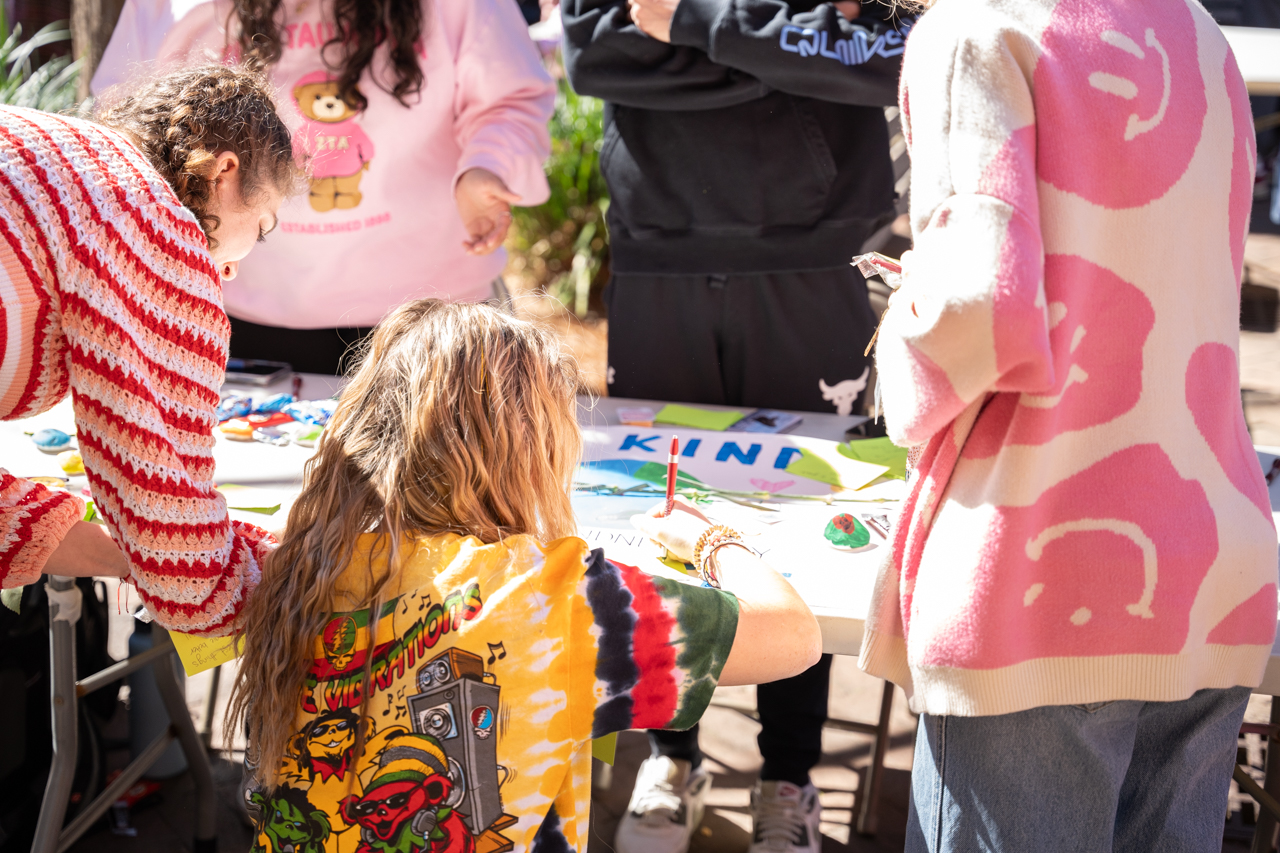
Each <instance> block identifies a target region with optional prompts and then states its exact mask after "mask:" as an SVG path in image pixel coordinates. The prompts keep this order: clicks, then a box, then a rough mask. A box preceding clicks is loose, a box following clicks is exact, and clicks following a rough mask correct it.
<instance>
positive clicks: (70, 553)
mask: <svg viewBox="0 0 1280 853" xmlns="http://www.w3.org/2000/svg"><path fill="white" fill-rule="evenodd" d="M44 573H45V574H46V575H60V576H62V577H68V578H89V577H113V578H125V577H128V576H129V561H128V560H126V559H125V557H124V554H122V553H121V552H120V549H119V548H118V547H117V546H116V543H115V540H113V539H112V538H111V534H110V533H108V532H107V530H106V528H105V527H102V526H101V525H97V524H90V523H89V522H87V521H77V522H76V523H75V524H74V525H72V526H71V529H70V530H68V531H67V535H66V536H64V537H63V538H62V543H61V544H59V545H58V547H57V548H56V549H54V552H53V553H52V554H50V555H49V559H48V560H47V561H46V562H45V564H44Z"/></svg>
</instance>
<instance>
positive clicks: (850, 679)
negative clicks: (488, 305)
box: [71, 210, 1280, 853]
mask: <svg viewBox="0 0 1280 853" xmlns="http://www.w3.org/2000/svg"><path fill="white" fill-rule="evenodd" d="M1254 220H1255V223H1258V230H1260V231H1267V232H1271V233H1258V234H1255V235H1253V236H1252V237H1251V239H1250V242H1249V246H1248V250H1247V252H1246V260H1247V263H1248V265H1249V270H1250V276H1251V278H1252V280H1253V281H1255V282H1256V283H1259V284H1273V285H1274V286H1277V287H1280V229H1277V228H1272V227H1270V226H1269V224H1266V223H1265V222H1264V218H1263V215H1262V213H1261V211H1260V210H1259V211H1255V215H1254ZM544 306H545V303H544ZM542 313H543V315H544V316H545V318H546V319H547V321H548V322H550V323H552V324H553V325H556V326H557V327H562V328H563V334H564V337H565V338H566V341H567V343H568V344H569V345H570V346H571V347H573V348H574V349H575V350H576V351H577V352H578V355H579V359H580V360H581V361H582V362H583V366H584V368H586V369H587V370H588V371H589V372H590V373H591V374H592V375H593V376H594V377H596V381H597V382H599V379H600V378H602V377H603V374H604V345H603V337H604V326H603V324H602V323H598V324H595V325H590V326H587V325H583V324H577V323H576V321H571V320H570V319H568V318H566V317H564V316H563V315H556V314H555V312H554V311H553V310H545V311H542ZM1240 382H1241V387H1242V397H1243V400H1244V404H1245V409H1246V416H1247V419H1248V421H1249V424H1250V428H1251V431H1252V433H1253V438H1254V441H1255V442H1256V443H1259V444H1270V445H1276V446H1280V332H1277V333H1270V334H1263V333H1257V332H1245V333H1243V334H1242V341H1241V375H1240ZM599 384H600V385H603V383H599ZM130 621H131V620H129V619H128V618H127V617H120V618H119V619H117V620H116V621H115V623H114V624H113V634H112V640H111V646H112V653H113V654H114V655H115V656H116V657H123V656H124V650H125V642H126V638H127V632H128V631H129V630H130V629H131V624H130ZM229 676H230V673H227V674H226V675H224V677H223V681H222V685H223V686H222V690H221V691H220V702H219V707H220V709H221V707H223V706H225V701H226V694H227V692H228V689H229V685H228V682H229ZM209 682H210V678H209V675H208V674H204V675H201V676H197V677H196V678H193V679H190V680H189V682H188V685H187V696H188V704H189V705H190V707H191V709H192V711H193V715H194V716H195V718H196V720H197V724H198V725H200V724H202V722H203V713H204V700H205V696H207V693H208V685H209ZM717 697H718V698H719V699H723V700H724V701H727V702H731V703H734V704H739V705H742V704H750V703H751V702H752V701H754V688H728V689H722V690H720V691H718V692H717ZM879 699H880V682H879V681H877V680H875V679H872V678H870V677H868V676H866V675H863V674H862V673H861V672H859V671H858V669H857V666H856V664H855V662H854V661H853V660H852V659H851V658H836V660H835V664H834V666H833V667H832V676H831V699H830V711H831V714H832V716H833V717H841V718H845V719H854V720H863V721H873V720H874V718H875V715H876V712H877V709H878V706H879ZM1270 701H1271V700H1270V699H1269V698H1267V697H1258V696H1255V697H1254V698H1253V701H1252V702H1251V704H1250V708H1249V713H1248V715H1247V719H1249V720H1251V721H1257V722H1265V721H1266V720H1267V719H1268V714H1269V711H1270ZM220 714H221V710H219V712H218V714H217V715H215V720H214V722H215V732H217V731H219V730H220V723H221V720H220ZM126 716H127V715H126V714H125V713H124V712H123V706H122V711H121V713H120V714H118V715H117V718H116V719H115V720H113V721H112V725H111V727H110V730H109V731H108V733H107V735H108V738H110V737H112V736H115V737H124V733H125V732H127V727H126V726H127V723H126ZM758 728H759V727H758V725H757V724H756V723H754V722H752V721H751V720H749V719H748V718H746V717H744V716H743V715H741V714H739V713H738V712H736V711H732V710H727V709H723V708H718V707H713V708H712V709H711V710H709V711H708V713H707V715H706V717H705V718H704V724H703V727H702V740H701V746H702V749H703V751H704V752H705V754H706V755H707V761H708V766H709V767H710V769H711V771H712V774H713V777H714V785H713V787H712V790H711V793H710V795H709V799H708V806H709V807H708V810H707V816H706V819H705V820H704V822H703V825H702V827H701V828H700V829H699V831H698V833H697V834H696V836H695V838H694V840H693V844H692V847H691V850H692V851H693V853H742V851H745V850H746V847H747V844H748V843H749V839H750V835H749V831H750V820H749V818H748V809H747V805H748V796H749V793H750V790H751V786H752V784H753V783H754V781H755V776H756V773H757V772H758V770H759V767H760V754H759V751H758V750H757V749H756V743H755V735H756V732H757V731H758ZM914 733H915V718H914V717H913V716H912V715H911V714H910V712H909V711H908V710H907V708H906V702H905V700H904V699H903V696H902V693H901V691H898V692H897V696H896V701H895V703H894V709H893V716H892V721H891V726H890V749H889V752H888V754H887V757H886V760H885V766H886V772H885V775H884V788H883V792H882V799H881V805H880V820H879V824H880V826H879V833H878V834H877V836H876V837H875V838H862V837H860V836H858V835H856V834H853V833H851V831H850V826H851V824H852V822H853V814H854V808H855V802H856V799H857V796H858V791H859V788H860V785H861V781H862V778H863V776H862V774H863V771H864V770H865V767H866V765H867V761H868V756H869V747H870V740H869V738H866V737H861V736H858V735H852V734H845V733H842V732H836V731H828V732H827V733H825V735H824V738H823V751H824V757H823V761H822V763H821V764H820V765H819V767H818V768H816V769H815V771H814V773H813V779H814V782H815V783H816V784H817V785H818V787H819V788H820V790H821V791H822V797H821V802H822V805H823V824H822V832H823V850H824V851H836V850H853V851H865V853H872V851H886V853H888V851H901V850H902V849H903V838H904V832H905V827H906V816H907V802H908V797H909V786H910V772H909V771H910V768H911V761H912V756H913V748H912V744H913V741H914ZM214 744H215V746H222V739H221V737H220V736H217V735H215V738H214ZM1242 745H1244V746H1245V747H1246V748H1247V750H1248V753H1249V757H1250V763H1251V764H1252V765H1254V767H1255V768H1258V767H1260V766H1261V759H1262V754H1261V746H1260V743H1259V740H1258V737H1257V736H1256V735H1250V736H1249V737H1248V738H1246V739H1243V740H1242ZM233 746H234V745H233ZM240 746H242V745H240ZM647 752H648V748H647V744H646V741H645V738H644V735H643V734H642V733H639V732H628V733H625V734H623V735H622V737H621V738H620V739H619V744H618V756H617V762H616V764H615V766H614V768H613V770H612V777H613V779H612V785H611V786H610V787H609V788H608V789H606V790H597V791H596V792H595V796H594V797H593V818H592V833H591V845H590V848H589V849H590V853H612V849H613V847H612V840H613V833H614V829H615V827H616V825H617V820H618V818H619V816H620V815H621V814H622V812H623V810H624V809H625V807H626V803H627V798H628V796H629V794H630V789H631V785H632V782H633V780H634V778H635V773H636V769H637V767H638V766H639V764H640V762H641V761H642V760H643V759H644V757H645V756H646V755H647ZM111 759H112V761H113V763H114V766H119V765H121V764H123V763H124V761H126V760H127V753H126V752H125V751H123V750H117V751H116V752H114V753H112V755H111ZM232 759H233V761H232V762H228V761H227V760H226V759H225V758H218V759H217V760H216V762H215V766H214V772H215V778H216V779H217V781H218V795H219V812H218V815H219V829H218V831H219V839H220V845H219V849H221V850H225V851H247V850H248V849H249V847H250V845H251V844H252V840H253V838H252V833H251V831H250V830H249V828H248V826H247V825H246V823H245V822H244V820H243V819H242V817H241V816H240V812H239V809H238V807H237V806H236V804H235V790H236V787H235V786H236V784H237V782H238V779H239V767H238V766H237V765H236V764H235V763H233V762H238V761H239V759H240V753H239V752H238V751H236V752H233V753H232ZM1255 775H1256V776H1257V778H1259V780H1260V779H1261V772H1260V771H1256V772H1255ZM1232 787H1233V795H1232V804H1233V816H1232V819H1231V821H1230V822H1229V823H1228V825H1227V829H1228V836H1229V837H1228V839H1227V840H1226V841H1225V842H1224V847H1223V849H1224V851H1226V850H1230V851H1237V850H1241V851H1242V850H1247V849H1248V843H1249V835H1250V822H1251V821H1250V818H1251V814H1252V809H1251V805H1252V804H1251V802H1250V801H1248V800H1247V798H1241V797H1240V796H1239V795H1238V794H1236V793H1235V791H1234V783H1233V786H1232ZM193 796H194V791H193V788H192V785H191V782H190V779H189V777H188V776H187V775H186V774H183V775H181V776H179V777H177V778H175V779H172V780H168V781H165V782H163V783H162V785H161V788H160V791H159V793H158V794H157V795H155V796H154V797H152V798H151V799H150V800H149V801H146V802H143V803H141V804H139V806H138V807H136V808H134V809H133V810H132V812H131V813H130V815H129V823H130V826H131V828H132V830H133V831H134V832H135V833H136V834H134V835H120V834H113V833H112V832H111V831H110V830H109V829H108V828H106V826H105V824H104V825H101V826H99V827H98V828H97V829H95V830H93V831H92V832H91V833H90V834H89V835H87V836H86V837H85V838H83V839H82V840H81V841H80V842H78V843H77V844H76V845H75V846H73V847H72V848H71V849H72V850H73V851H75V852H76V853H116V851H119V852H120V853H132V852H133V851H139V853H140V852H141V851H147V853H151V851H184V850H189V849H190V844H191V815H192V798H193ZM1241 804H1244V806H1245V807H1244V809H1243V811H1242V810H1241ZM846 845H847V846H846Z"/></svg>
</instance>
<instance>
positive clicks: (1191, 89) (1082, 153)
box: [1034, 0, 1206, 209]
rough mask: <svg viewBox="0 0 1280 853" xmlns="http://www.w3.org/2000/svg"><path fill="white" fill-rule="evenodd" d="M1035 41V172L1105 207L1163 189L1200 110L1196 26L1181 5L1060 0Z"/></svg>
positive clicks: (1184, 152) (1178, 168)
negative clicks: (1037, 167)
mask: <svg viewBox="0 0 1280 853" xmlns="http://www.w3.org/2000/svg"><path fill="white" fill-rule="evenodd" d="M1041 44H1042V47H1043V54H1042V56H1041V58H1040V61H1039V63H1038V64H1037V65H1036V71H1035V77H1034V82H1035V102H1036V107H1035V108H1036V120H1037V123H1038V127H1039V128H1040V131H1041V132H1040V133H1039V136H1038V140H1037V141H1038V143H1039V165H1040V176H1041V177H1042V178H1043V179H1044V180H1046V181H1048V182H1049V183H1050V184H1052V185H1053V186H1055V187H1058V188H1059V189H1061V190H1065V191H1066V192H1070V193H1075V194H1076V195H1079V196H1082V197H1084V198H1085V199H1087V200H1089V201H1091V202H1093V203H1094V204H1098V205H1101V206H1102V207H1107V208H1112V209H1120V208H1127V207H1140V206H1142V205H1144V204H1147V203H1148V202H1150V201H1153V200H1154V199H1157V198H1160V197H1161V196H1163V195H1164V194H1165V193H1167V192H1168V191H1169V190H1170V189H1171V188H1172V187H1173V185H1174V184H1176V183H1177V182H1178V179H1179V178H1181V177H1182V175H1183V174H1184V173H1185V172H1186V170H1187V166H1188V164H1190V162H1191V155H1192V154H1193V153H1194V151H1195V147H1196V144H1197V143H1198V142H1199V140H1200V136H1201V132H1202V129H1203V124H1204V118H1205V113H1206V101H1205V93H1204V82H1203V80H1202V78H1201V75H1200V66H1199V58H1198V56H1197V53H1196V29H1195V20H1194V19H1193V18H1192V17H1191V12H1190V10H1189V9H1187V7H1186V5H1185V4H1184V3H1183V2H1182V0H1169V2H1161V3H1153V2H1135V3H1097V2H1094V0H1063V2H1061V3H1059V4H1058V6H1057V8H1055V9H1054V11H1053V15H1052V16H1051V17H1050V20H1049V27H1048V29H1047V30H1046V31H1045V34H1044V38H1043V40H1042V43H1041Z"/></svg>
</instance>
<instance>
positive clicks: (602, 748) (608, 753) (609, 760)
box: [591, 732, 618, 766]
mask: <svg viewBox="0 0 1280 853" xmlns="http://www.w3.org/2000/svg"><path fill="white" fill-rule="evenodd" d="M617 754H618V733H617V732H609V734H607V735H605V736H604V737H598V738H594V739H593V740H592V741H591V757H592V758H598V759H600V760H601V761H603V762H604V763H605V764H608V765H609V766H613V759H614V758H615V757H616V756H617Z"/></svg>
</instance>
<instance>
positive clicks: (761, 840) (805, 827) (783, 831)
mask: <svg viewBox="0 0 1280 853" xmlns="http://www.w3.org/2000/svg"><path fill="white" fill-rule="evenodd" d="M821 817H822V807H821V806H819V805H818V789H817V788H815V787H813V785H811V784H810V785H805V786H804V787H803V788H801V787H798V786H796V785H793V784H791V783H790V782H757V783H756V787H755V789H754V790H753V791H752V792H751V826H752V833H751V846H750V847H748V848H747V851H748V853H818V851H819V850H821V849H822V841H821V838H820V837H819V833H818V821H819V820H820V819H821Z"/></svg>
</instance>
